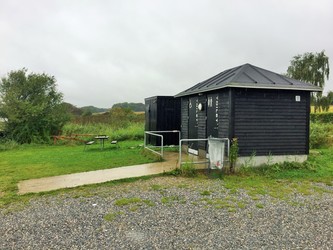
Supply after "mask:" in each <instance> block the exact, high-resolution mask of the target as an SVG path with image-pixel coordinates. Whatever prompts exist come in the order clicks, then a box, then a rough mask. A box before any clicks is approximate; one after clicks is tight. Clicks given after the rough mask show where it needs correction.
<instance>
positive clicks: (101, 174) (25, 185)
mask: <svg viewBox="0 0 333 250" xmlns="http://www.w3.org/2000/svg"><path fill="white" fill-rule="evenodd" d="M164 159H165V161H163V162H156V163H149V164H142V165H135V166H128V167H119V168H112V169H104V170H97V171H89V172H82V173H76V174H66V175H59V176H52V177H45V178H39V179H31V180H25V181H20V182H19V183H18V189H19V191H18V193H19V194H26V193H38V192H45V191H52V190H57V189H61V188H71V187H77V186H82V185H87V184H96V183H103V182H107V181H113V180H120V179H126V178H133V177H141V176H147V175H154V174H161V173H163V172H168V171H171V170H173V169H175V168H176V167H177V161H178V153H175V152H165V157H164Z"/></svg>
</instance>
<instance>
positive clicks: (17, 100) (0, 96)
mask: <svg viewBox="0 0 333 250" xmlns="http://www.w3.org/2000/svg"><path fill="white" fill-rule="evenodd" d="M62 98H63V96H62V94H61V93H59V92H58V91H57V90H56V80H55V78H54V77H53V76H48V75H46V74H44V73H43V74H35V73H30V74H28V73H27V69H21V70H18V71H11V72H9V73H8V75H7V77H3V78H2V79H1V81H0V117H2V118H5V133H6V135H7V136H8V137H10V138H11V139H14V140H16V141H17V142H19V143H31V142H46V141H49V140H50V135H52V134H55V133H57V131H58V130H60V129H61V128H62V126H63V125H64V123H65V122H66V121H67V120H68V119H69V116H68V114H67V112H65V106H64V105H63V104H62Z"/></svg>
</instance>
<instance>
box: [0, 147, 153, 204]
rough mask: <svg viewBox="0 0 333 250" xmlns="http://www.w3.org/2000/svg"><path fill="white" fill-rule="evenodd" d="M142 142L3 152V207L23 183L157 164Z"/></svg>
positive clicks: (0, 169) (0, 182)
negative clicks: (143, 149)
mask: <svg viewBox="0 0 333 250" xmlns="http://www.w3.org/2000/svg"><path fill="white" fill-rule="evenodd" d="M140 144H142V141H125V142H119V145H120V148H119V149H118V148H116V147H115V146H111V145H110V144H109V143H106V144H105V148H104V150H101V149H100V146H99V144H95V145H91V146H87V148H86V150H85V151H84V146H82V145H80V146H77V145H71V146H68V145H54V146H50V145H45V146H43V145H37V146H36V145H33V146H30V145H23V146H20V147H19V148H17V149H13V150H8V151H2V152H0V206H1V204H3V203H6V201H5V200H6V197H8V198H10V197H12V196H16V192H17V183H18V182H19V181H21V180H27V179H34V178H41V177H46V176H56V175H62V174H70V173H78V172H84V171H92V170H98V169H107V168H115V167H121V166H130V165H136V164H143V163H148V162H154V161H156V160H157V158H156V157H155V156H154V155H151V154H143V153H142V147H141V146H139V145H140Z"/></svg>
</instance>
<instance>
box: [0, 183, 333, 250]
mask: <svg viewBox="0 0 333 250" xmlns="http://www.w3.org/2000/svg"><path fill="white" fill-rule="evenodd" d="M222 184H223V181H222V180H218V179H217V180H216V179H215V180H209V179H202V180H200V179H189V178H180V177H177V178H174V177H159V178H153V179H150V180H140V181H137V182H134V183H126V184H125V183H124V184H118V185H115V186H102V187H95V188H93V187H86V188H82V189H75V190H72V191H69V192H65V193H60V194H57V195H49V196H42V197H39V198H34V199H33V200H31V202H30V204H29V205H28V206H26V207H25V208H24V209H23V210H20V211H15V210H14V211H13V212H11V213H7V214H6V213H5V212H6V211H5V210H2V211H1V214H0V249H332V248H333V215H332V212H333V208H332V207H333V194H332V191H333V189H332V187H329V186H325V185H322V186H321V187H322V188H324V189H326V190H327V191H328V192H320V193H316V194H314V195H313V194H312V195H301V194H299V193H297V192H295V193H293V194H292V197H290V198H289V199H282V200H281V199H277V198H273V197H270V196H267V195H259V196H255V197H253V196H250V195H249V194H248V193H247V192H245V190H237V192H235V191H233V190H230V189H226V188H225V187H224V186H223V185H222ZM316 185H317V184H316ZM318 185H319V184H318Z"/></svg>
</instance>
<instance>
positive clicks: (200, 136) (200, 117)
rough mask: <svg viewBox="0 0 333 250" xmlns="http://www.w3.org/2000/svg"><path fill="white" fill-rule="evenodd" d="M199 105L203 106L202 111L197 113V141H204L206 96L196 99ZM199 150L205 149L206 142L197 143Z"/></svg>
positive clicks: (205, 136)
mask: <svg viewBox="0 0 333 250" xmlns="http://www.w3.org/2000/svg"><path fill="white" fill-rule="evenodd" d="M198 99H199V103H201V104H203V110H201V111H198V139H206V138H207V135H206V133H207V132H206V130H207V129H206V119H207V115H206V112H207V106H206V101H207V97H206V95H201V96H199V97H198ZM198 144H199V148H200V149H206V144H207V142H205V141H199V143H198Z"/></svg>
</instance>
